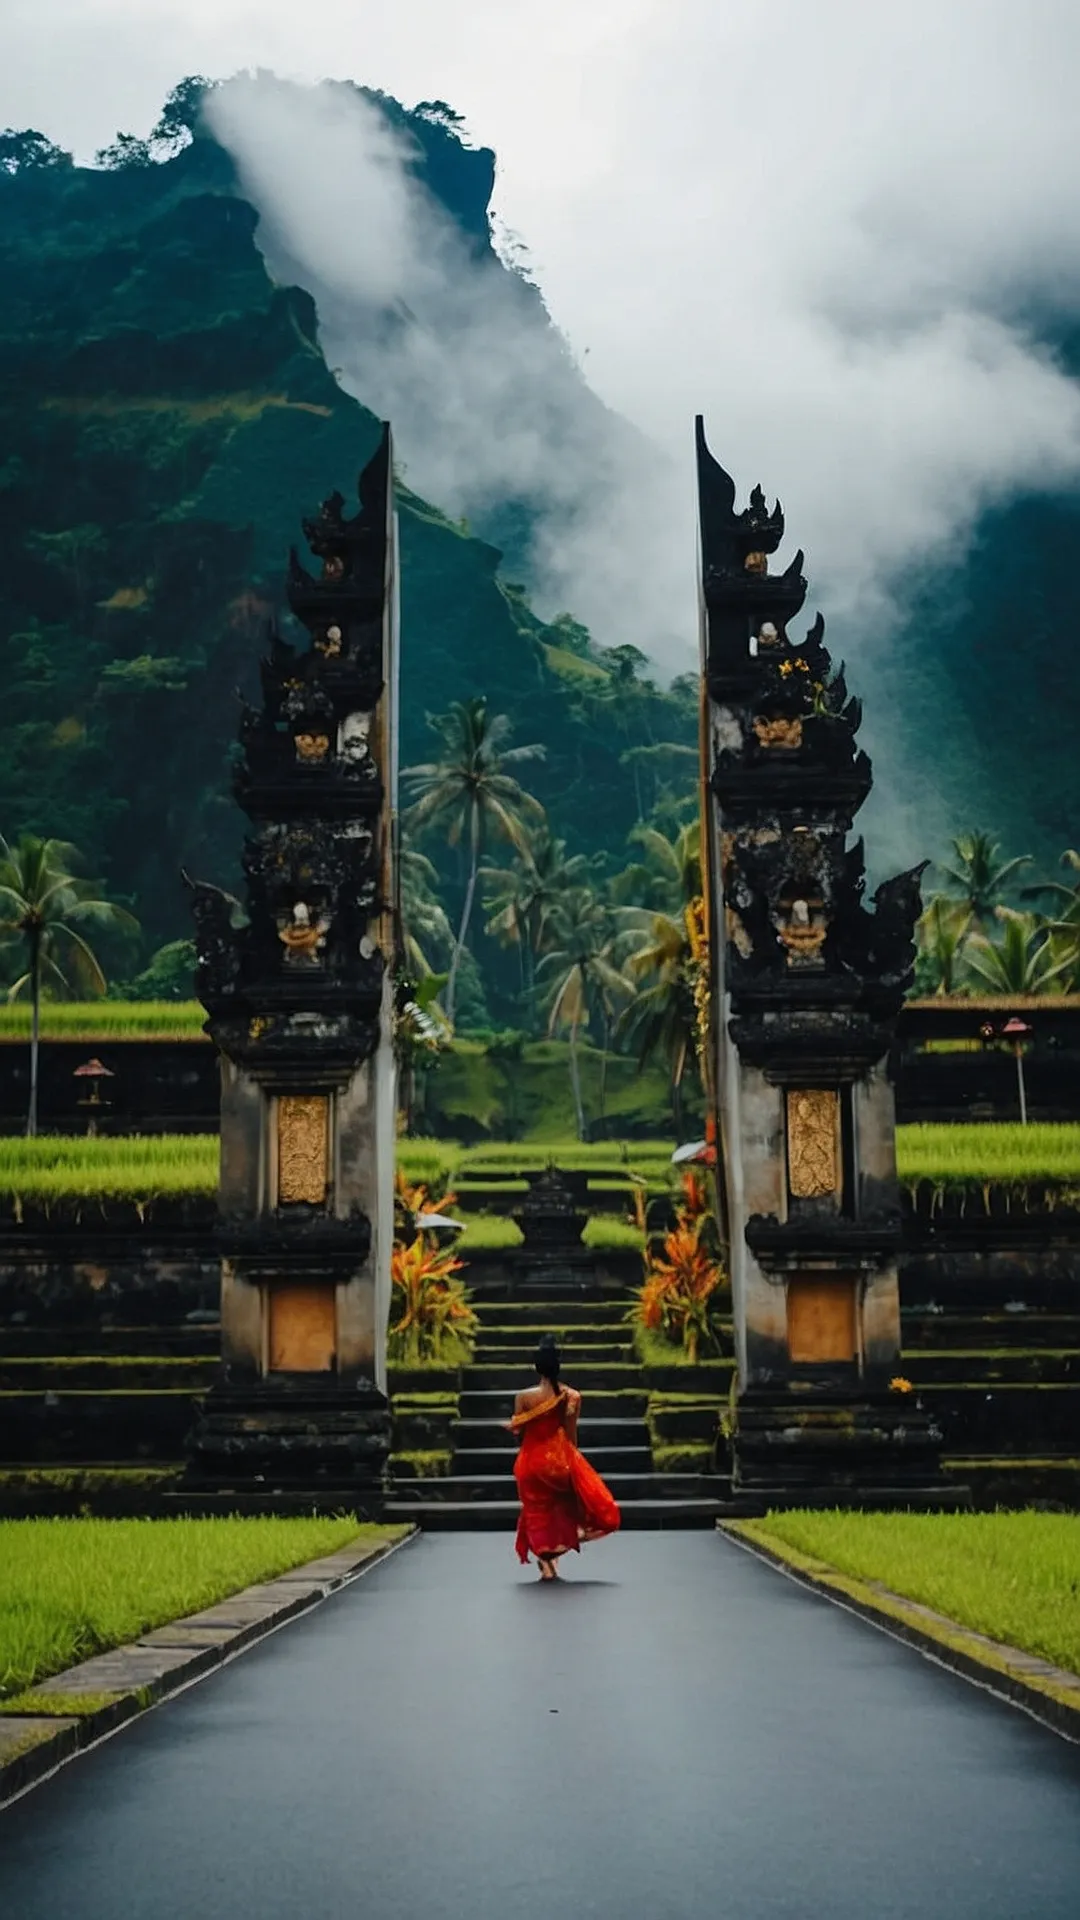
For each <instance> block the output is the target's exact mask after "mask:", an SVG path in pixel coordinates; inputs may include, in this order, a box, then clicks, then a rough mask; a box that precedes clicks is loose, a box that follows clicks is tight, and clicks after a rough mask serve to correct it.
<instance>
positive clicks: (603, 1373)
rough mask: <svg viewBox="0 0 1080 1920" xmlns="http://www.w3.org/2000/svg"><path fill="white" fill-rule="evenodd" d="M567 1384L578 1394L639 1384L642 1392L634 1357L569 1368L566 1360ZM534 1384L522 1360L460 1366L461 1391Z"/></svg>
mask: <svg viewBox="0 0 1080 1920" xmlns="http://www.w3.org/2000/svg"><path fill="white" fill-rule="evenodd" d="M565 1376H566V1384H567V1386H571V1387H576V1388H577V1389H578V1391H579V1392H580V1393H583V1394H584V1393H588V1394H590V1395H591V1394H593V1393H603V1392H607V1393H613V1392H617V1391H618V1390H619V1389H620V1388H622V1387H639V1388H640V1389H641V1391H642V1392H644V1391H645V1386H644V1382H643V1380H642V1377H641V1367H640V1365H639V1364H638V1362H637V1361H636V1360H635V1361H633V1362H632V1363H628V1362H626V1361H618V1360H615V1361H605V1362H601V1363H600V1364H598V1365H595V1366H580V1367H579V1366H574V1367H573V1369H571V1366H570V1362H569V1360H567V1363H566V1368H565ZM535 1384H536V1376H535V1374H534V1372H533V1370H532V1369H531V1368H527V1367H525V1366H524V1365H522V1364H521V1363H519V1364H518V1365H517V1366H510V1367H488V1366H477V1365H476V1364H475V1363H474V1364H473V1365H472V1366H469V1367H465V1368H463V1369H462V1376H461V1385H462V1392H463V1393H464V1394H474V1393H498V1392H502V1393H519V1392H520V1391H521V1389H522V1388H523V1387H530V1386H534V1385H535Z"/></svg>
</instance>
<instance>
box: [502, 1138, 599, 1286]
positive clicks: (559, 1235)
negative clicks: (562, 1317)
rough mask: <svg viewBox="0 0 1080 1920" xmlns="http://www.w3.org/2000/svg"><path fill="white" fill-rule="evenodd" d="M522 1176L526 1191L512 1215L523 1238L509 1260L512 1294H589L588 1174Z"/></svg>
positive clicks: (555, 1170) (551, 1171)
mask: <svg viewBox="0 0 1080 1920" xmlns="http://www.w3.org/2000/svg"><path fill="white" fill-rule="evenodd" d="M525 1177H526V1179H527V1181H528V1183H529V1190H528V1192H527V1193H526V1195H525V1198H524V1200H523V1201H522V1202H521V1205H520V1206H519V1207H516V1208H515V1209H514V1211H513V1214H512V1218H513V1219H514V1220H515V1221H516V1222H517V1224H518V1226H519V1227H520V1228H521V1237H522V1245H521V1246H520V1247H519V1248H518V1249H516V1251H515V1253H514V1258H513V1271H514V1283H515V1291H517V1292H520V1293H529V1292H539V1293H541V1294H544V1295H545V1296H546V1295H548V1294H558V1293H571V1294H575V1293H583V1292H586V1291H588V1289H589V1288H590V1287H591V1286H592V1284H593V1278H594V1261H593V1256H592V1250H591V1249H590V1248H588V1247H585V1246H583V1245H582V1239H581V1236H582V1234H583V1233H584V1231H585V1223H586V1221H587V1219H588V1193H589V1176H588V1174H587V1173H566V1172H564V1171H563V1169H562V1168H561V1167H556V1166H548V1167H545V1168H544V1170H543V1172H542V1173H529V1174H526V1176H525Z"/></svg>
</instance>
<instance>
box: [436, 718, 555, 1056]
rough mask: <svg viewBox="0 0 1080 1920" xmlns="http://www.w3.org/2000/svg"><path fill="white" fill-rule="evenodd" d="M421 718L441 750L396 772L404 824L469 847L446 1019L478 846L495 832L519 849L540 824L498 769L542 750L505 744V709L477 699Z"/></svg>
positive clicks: (530, 802) (537, 808) (535, 806)
mask: <svg viewBox="0 0 1080 1920" xmlns="http://www.w3.org/2000/svg"><path fill="white" fill-rule="evenodd" d="M428 724H429V725H430V726H431V727H432V728H433V729H434V730H435V732H436V733H437V734H439V735H440V737H441V739H442V742H443V748H444V751H443V755H442V757H441V759H439V760H433V761H429V762H428V763H427V764H426V765H424V766H419V767H407V768H406V769H405V771H404V773H403V775H402V777H403V779H405V780H407V781H409V783H410V785H411V787H412V790H413V792H414V794H415V795H416V803H415V805H414V806H413V807H412V809H411V810H410V813H409V825H410V827H411V828H412V829H413V830H414V831H416V832H420V831H422V830H423V829H424V828H425V827H430V826H434V825H435V824H436V823H441V824H443V825H444V826H445V829H446V838H447V843H448V844H449V845H450V846H451V847H459V846H461V845H462V844H463V843H464V845H465V846H466V847H467V848H468V861H469V876H468V881H467V883H466V887H465V901H464V905H463V907H462V911H461V923H460V925H459V927H458V930H457V936H456V938H455V941H454V951H453V956H452V958H451V962H450V979H449V982H448V984H447V989H446V1012H447V1017H448V1019H450V1020H451V1021H452V1020H453V1018H454V996H455V991H456V987H457V975H458V967H459V965H460V963H461V955H462V951H463V949H464V946H465V940H466V936H467V934H468V931H469V920H470V918H471V916H472V909H473V898H474V896H475V893H476V876H477V873H478V871H479V867H480V858H481V855H482V853H483V851H484V846H485V844H486V842H487V840H488V839H489V837H491V836H495V837H497V838H499V839H503V840H508V841H509V842H510V844H511V846H515V847H521V846H523V845H524V844H525V835H526V828H527V826H528V824H529V822H533V823H539V822H540V821H541V820H542V819H543V817H544V810H543V808H542V806H541V805H540V802H539V801H538V800H536V799H534V798H533V796H532V794H530V793H526V792H525V791H524V789H523V788H522V787H521V786H520V785H519V784H518V782H517V781H516V780H515V779H514V777H513V775H512V774H510V773H507V772H506V771H505V769H506V768H507V767H519V766H523V765H524V764H525V762H526V761H529V760H541V759H543V756H544V748H543V747H540V746H532V747H509V748H508V747H507V746H506V744H505V743H506V741H507V740H508V739H509V737H510V730H511V723H510V721H509V719H508V718H507V716H506V715H505V714H504V713H495V714H490V713H489V712H488V707H487V701H486V700H483V699H478V700H455V701H454V702H453V703H452V705H451V706H450V709H449V711H448V712H447V713H440V714H429V716H428Z"/></svg>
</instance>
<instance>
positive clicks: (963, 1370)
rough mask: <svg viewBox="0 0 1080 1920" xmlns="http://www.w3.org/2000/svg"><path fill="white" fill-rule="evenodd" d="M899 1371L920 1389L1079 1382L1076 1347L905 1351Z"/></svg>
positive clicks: (1078, 1358) (1079, 1349)
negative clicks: (990, 1350) (946, 1386)
mask: <svg viewBox="0 0 1080 1920" xmlns="http://www.w3.org/2000/svg"><path fill="white" fill-rule="evenodd" d="M900 1371H901V1372H902V1373H903V1374H904V1375H905V1376H906V1377H907V1379H909V1380H910V1381H911V1382H912V1383H913V1385H914V1386H915V1387H917V1388H919V1389H920V1390H921V1389H922V1388H923V1387H935V1386H940V1385H963V1386H986V1387H993V1386H996V1385H998V1384H1000V1383H1003V1382H1004V1383H1007V1384H1009V1385H1016V1386H1023V1385H1026V1384H1029V1383H1030V1384H1032V1385H1039V1384H1044V1385H1048V1386H1053V1385H1058V1386H1061V1385H1067V1384H1068V1383H1069V1382H1070V1381H1077V1382H1080V1348H1076V1347H1074V1348H1071V1349H1069V1348H1066V1349H1061V1348H1056V1347H1031V1348H1024V1347H1013V1348H1011V1349H1010V1348H1008V1347H999V1348H998V1349H997V1351H996V1352H985V1351H980V1350H979V1349H978V1348H968V1349H965V1348H959V1347H952V1348H949V1349H943V1350H942V1351H940V1352H935V1353H929V1352H921V1353H920V1352H915V1351H913V1350H912V1351H908V1352H907V1353H905V1354H904V1357H903V1360H902V1361H901V1363H900Z"/></svg>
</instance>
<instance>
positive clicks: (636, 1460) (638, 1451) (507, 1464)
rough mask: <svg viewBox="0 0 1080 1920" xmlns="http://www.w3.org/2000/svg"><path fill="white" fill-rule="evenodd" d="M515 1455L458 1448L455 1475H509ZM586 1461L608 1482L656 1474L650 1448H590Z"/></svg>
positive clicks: (502, 1450) (511, 1450)
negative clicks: (615, 1476)
mask: <svg viewBox="0 0 1080 1920" xmlns="http://www.w3.org/2000/svg"><path fill="white" fill-rule="evenodd" d="M507 1437H508V1438H509V1436H507ZM515 1451H516V1449H514V1448H512V1447H458V1448H457V1449H456V1451H455V1453H454V1457H453V1461H452V1463H451V1466H452V1471H453V1472H454V1473H455V1474H459V1475H461V1476H463V1477H464V1478H466V1479H469V1478H472V1477H473V1476H474V1475H477V1474H479V1475H484V1474H489V1473H499V1472H501V1473H503V1474H505V1473H507V1472H509V1470H510V1468H511V1466H512V1465H513V1456H514V1452H515ZM586 1457H587V1459H588V1462H589V1465H590V1466H591V1467H595V1468H596V1471H597V1473H602V1474H603V1475H604V1476H605V1478H606V1477H607V1475H608V1474H613V1473H651V1472H652V1453H651V1451H650V1449H649V1448H648V1447H647V1446H637V1447H604V1446H601V1447H590V1448H589V1450H588V1453H587V1456H586Z"/></svg>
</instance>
